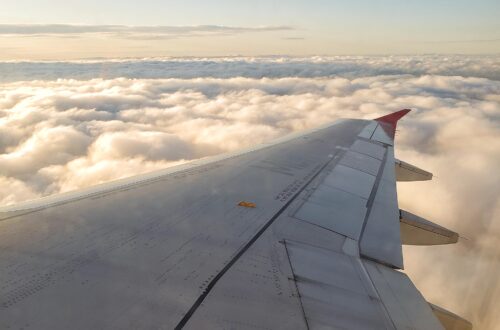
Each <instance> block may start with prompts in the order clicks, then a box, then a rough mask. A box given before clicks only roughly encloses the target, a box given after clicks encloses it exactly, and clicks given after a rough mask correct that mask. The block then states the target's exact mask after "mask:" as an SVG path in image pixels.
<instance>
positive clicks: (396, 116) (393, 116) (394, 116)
mask: <svg viewBox="0 0 500 330" xmlns="http://www.w3.org/2000/svg"><path fill="white" fill-rule="evenodd" d="M410 111H411V110H410V109H403V110H399V111H396V112H393V113H390V114H388V115H385V116H382V117H379V118H375V119H374V120H376V121H378V122H379V123H386V124H389V125H391V126H392V127H393V128H394V129H396V124H397V123H398V120H400V119H401V118H402V117H404V115H406V114H407V113H408V112H410Z"/></svg>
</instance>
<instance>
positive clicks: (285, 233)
mask: <svg viewBox="0 0 500 330" xmlns="http://www.w3.org/2000/svg"><path fill="white" fill-rule="evenodd" d="M403 112H404V113H403ZM406 112H408V111H407V110H404V111H400V112H397V113H395V114H392V115H388V116H384V117H381V118H378V119H376V120H368V121H367V120H342V121H340V122H338V123H336V124H334V125H327V126H324V127H322V128H319V129H315V130H311V131H308V132H305V133H301V134H295V135H293V136H290V137H287V138H283V139H280V140H279V141H277V142H275V143H271V144H266V145H263V146H260V147H257V148H254V149H250V150H247V151H245V152H242V153H236V154H232V155H228V156H222V157H217V158H214V159H211V160H206V161H203V162H195V163H193V164H191V165H187V166H184V167H180V168H177V169H174V170H168V171H161V172H157V173H154V174H148V175H146V176H140V177H136V178H133V179H130V180H125V181H121V182H119V183H115V184H110V185H105V186H102V187H100V188H98V189H90V190H86V191H83V192H78V193H75V194H70V195H68V196H62V197H55V198H51V199H48V200H46V201H41V202H40V201H39V202H35V203H28V204H25V205H24V206H23V205H21V206H17V207H11V208H8V209H4V210H3V211H4V212H3V213H2V214H3V216H2V218H4V219H5V220H4V221H0V247H1V249H0V276H1V279H2V285H1V286H0V326H1V327H2V328H7V327H25V328H30V327H32V328H36V329H67V328H73V329H88V328H119V329H123V328H133V329H145V328H166V329H170V328H177V329H181V328H186V329H199V328H205V329H206V328H238V329H244V328H249V329H250V328H252V329H253V328H272V329H280V328H282V329H291V328H297V329H307V328H309V329H316V328H323V327H327V328H348V329H399V328H402V329H403V328H413V329H442V328H443V327H442V325H441V323H440V322H439V321H438V319H437V318H436V317H435V315H434V313H433V311H434V310H437V309H435V308H431V307H430V306H429V304H428V303H427V302H426V301H425V299H424V298H423V297H422V295H421V294H420V293H419V292H418V290H417V289H416V288H415V286H414V285H413V284H412V282H411V281H410V280H409V278H408V277H407V276H406V275H405V274H404V273H402V272H400V271H397V270H395V269H398V268H399V269H402V268H403V257H402V252H401V234H400V214H401V212H400V210H399V208H398V205H397V192H396V183H395V182H396V174H395V158H394V150H393V144H394V141H393V140H394V132H395V128H396V123H397V120H398V119H399V118H400V117H402V115H404V114H405V113H406ZM0 213H1V212H0ZM426 228H428V227H426ZM428 231H432V230H428ZM405 235H408V233H406V232H405ZM420 235H422V234H420ZM405 237H406V236H405ZM450 315H453V314H451V313H450Z"/></svg>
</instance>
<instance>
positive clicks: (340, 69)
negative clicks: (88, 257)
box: [0, 28, 500, 82]
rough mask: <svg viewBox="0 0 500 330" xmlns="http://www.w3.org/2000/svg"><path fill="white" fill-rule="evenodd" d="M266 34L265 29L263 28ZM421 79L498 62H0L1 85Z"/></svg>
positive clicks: (467, 72)
mask: <svg viewBox="0 0 500 330" xmlns="http://www.w3.org/2000/svg"><path fill="white" fill-rule="evenodd" d="M263 29H265V28H263ZM402 74H409V75H415V76H421V75H425V74H432V75H446V76H464V77H483V78H488V79H492V80H500V57H499V56H487V55H484V56H478V55H477V56H459V55H449V56H437V55H422V56H371V57H370V56H332V57H326V56H316V57H308V58H300V57H257V58H254V57H215V58H156V59H121V60H83V61H70V62H56V61H42V62H36V61H9V62H0V81H2V82H8V81H15V80H34V79H37V80H54V79H58V78H67V79H82V80H86V79H92V78H103V79H112V78H119V77H124V78H147V79H154V78H186V79H188V78H233V77H247V78H264V77H267V78H284V77H302V78H314V77H344V78H348V79H352V78H359V77H366V76H378V75H402Z"/></svg>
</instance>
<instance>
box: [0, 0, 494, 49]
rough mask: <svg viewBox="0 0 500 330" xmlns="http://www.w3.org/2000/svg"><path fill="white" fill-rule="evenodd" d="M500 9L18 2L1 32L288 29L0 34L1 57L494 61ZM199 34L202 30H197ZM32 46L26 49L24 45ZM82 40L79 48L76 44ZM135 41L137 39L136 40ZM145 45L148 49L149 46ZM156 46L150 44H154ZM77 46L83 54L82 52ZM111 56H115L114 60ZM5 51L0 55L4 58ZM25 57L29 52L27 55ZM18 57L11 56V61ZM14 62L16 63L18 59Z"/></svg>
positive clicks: (194, 0)
mask: <svg viewBox="0 0 500 330" xmlns="http://www.w3.org/2000/svg"><path fill="white" fill-rule="evenodd" d="M498 17H500V1H493V0H483V1H470V0H457V1H449V0H446V1H445V0H434V1H428V0H422V1H412V2H410V1H401V0H400V1H396V0H380V1H368V0H355V1H338V0H330V1H326V0H315V1H314V0H312V1H301V0H291V1H280V2H278V1H261V0H254V1H234V0H233V1H229V0H215V1H201V0H184V1H160V0H142V1H132V0H122V1H109V0H108V1H103V0H101V1H97V0H85V1H83V0H16V1H6V2H4V3H3V4H2V5H1V10H0V23H1V24H8V25H12V26H16V25H19V24H69V25H82V24H83V25H110V24H113V25H127V26H169V27H170V26H198V25H215V26H226V27H244V28H259V27H287V28H289V29H283V30H281V31H244V32H241V31H240V32H237V33H233V32H234V31H233V32H231V33H230V32H228V33H224V36H221V35H219V34H216V35H214V34H213V33H208V35H205V33H204V32H203V33H201V35H200V33H192V34H191V35H189V36H187V35H183V36H180V35H175V37H174V38H172V36H170V35H169V37H168V38H165V36H164V35H163V37H162V38H159V37H158V35H156V34H155V33H154V31H153V32H150V33H152V34H155V38H149V37H148V38H145V35H144V34H141V35H140V36H139V37H137V36H135V37H134V38H127V40H124V39H123V38H122V37H123V35H121V36H120V37H119V38H118V37H117V36H116V35H109V34H106V35H105V36H104V37H105V38H104V39H106V42H103V41H102V39H103V36H102V35H94V34H92V35H90V34H87V35H85V36H81V35H65V36H64V37H65V39H66V41H68V43H67V46H68V47H67V49H66V50H63V49H57V48H61V47H57V45H60V40H56V39H60V37H61V36H57V35H52V34H51V35H42V36H40V35H37V36H36V38H33V35H29V37H30V38H26V37H27V36H26V35H23V36H19V35H17V36H11V35H7V34H6V33H3V34H2V33H1V31H0V41H2V44H1V45H0V50H2V51H3V55H0V56H2V57H1V58H2V59H5V58H6V57H9V56H10V57H12V58H16V57H22V56H23V54H24V55H26V54H31V56H34V57H37V55H39V57H42V58H43V57H44V56H45V57H50V56H52V57H70V58H73V57H78V54H80V55H81V56H82V57H86V56H93V55H94V56H105V57H108V56H118V57H119V56H134V55H138V56H147V55H148V54H150V55H151V56H158V55H176V56H178V55H195V56H200V55H220V56H224V55H236V54H239V55H258V54H288V55H312V54H321V55H325V54H326V55H336V54H337V55H338V54H414V53H418V54H422V53H467V54H477V53H489V54H491V53H499V52H500V20H499V19H498ZM198 32H199V31H198ZM27 39H28V40H27ZM76 39H79V40H78V42H76V41H77V40H76ZM132 39H133V40H132ZM146 39H147V41H146ZM152 39H155V41H154V42H153V41H152ZM78 45H80V46H81V49H80V47H79V46H78ZM110 47H111V48H112V49H113V51H111V49H110ZM1 48H3V49H1ZM28 50H29V51H28ZM16 52H17V53H16ZM16 54H17V55H16Z"/></svg>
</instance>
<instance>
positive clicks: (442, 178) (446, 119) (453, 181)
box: [0, 57, 500, 329]
mask: <svg viewBox="0 0 500 330" xmlns="http://www.w3.org/2000/svg"><path fill="white" fill-rule="evenodd" d="M176 61H177V62H175V63H178V64H177V65H178V67H177V69H175V63H174V62H172V61H170V62H169V61H167V63H168V65H170V66H172V67H174V69H172V72H173V73H171V74H168V72H169V71H168V70H167V71H161V70H160V72H167V73H165V76H167V77H170V76H174V77H176V76H180V78H179V77H177V78H163V79H145V78H140V77H142V76H143V75H144V73H143V72H140V71H137V72H136V71H134V70H139V69H140V68H141V66H142V67H147V65H149V64H146V63H149V62H144V63H142V64H141V66H137V67H134V65H133V64H131V68H129V71H127V72H129V74H128V76H129V77H132V78H112V79H101V78H93V79H86V78H90V77H89V76H88V75H91V74H94V77H97V76H100V75H99V74H96V72H95V71H92V70H93V69H92V65H97V67H99V66H101V65H103V64H102V63H101V62H98V63H97V64H91V63H83V64H79V63H74V62H71V63H45V64H44V65H49V66H50V67H52V68H54V70H55V73H49V70H47V69H43V70H41V71H40V72H38V71H36V70H35V69H34V68H33V67H32V68H30V69H29V70H28V69H26V71H23V70H22V69H21V71H20V73H17V71H16V70H18V69H19V68H22V67H23V66H29V65H35V64H29V63H10V64H7V63H4V64H2V65H3V66H2V68H3V70H6V69H5V67H9V69H8V70H10V71H9V72H14V71H16V73H15V74H13V75H12V74H11V75H10V76H8V77H5V76H4V78H3V79H4V81H9V82H4V83H1V84H0V184H1V186H2V189H1V190H0V202H1V204H4V205H5V204H9V203H14V202H18V201H22V200H26V199H31V198H36V197H38V196H42V195H48V194H53V193H57V192H61V191H68V190H73V189H77V188H81V187H86V186H89V185H93V184H96V183H101V182H105V181H109V180H112V179H116V178H120V177H126V176H130V175H133V174H138V173H143V172H148V171H151V170H154V169H160V168H165V167H167V166H170V165H173V164H177V163H181V162H185V161H189V160H192V159H196V158H200V157H204V156H208V155H214V154H218V153H221V152H225V151H232V150H235V149H238V148H241V147H245V146H249V145H252V144H255V143H259V142H263V141H267V140H271V139H273V138H276V137H279V136H282V135H284V134H286V133H289V132H293V131H298V130H301V129H305V128H309V127H314V126H316V125H319V124H322V123H325V122H328V121H332V120H334V119H336V118H339V117H356V118H373V117H376V116H379V115H382V114H385V113H387V112H389V111H393V110H397V109H400V108H406V107H411V108H414V109H415V111H414V112H412V113H411V114H410V115H409V116H408V117H406V118H405V119H404V120H403V121H402V123H401V127H400V130H399V132H398V136H397V149H396V152H397V156H398V157H399V158H401V159H403V160H405V161H409V162H412V163H414V164H416V165H418V166H421V167H423V168H425V169H427V170H429V171H432V172H433V173H434V174H435V175H436V176H437V178H435V180H434V181H433V182H422V183H404V184H399V185H398V191H399V199H400V205H401V207H402V208H405V209H407V210H409V211H411V212H414V213H417V214H420V215H423V216H426V217H428V218H429V219H432V220H434V221H436V222H438V223H440V224H442V225H444V226H448V227H450V228H452V229H455V230H457V231H459V232H461V233H462V234H463V235H464V236H465V237H467V238H468V239H467V240H462V241H461V242H460V243H459V244H458V245H454V246H438V247H429V248H422V247H414V248H408V249H406V251H405V252H406V253H405V256H406V267H407V271H408V272H409V273H410V275H411V276H412V278H413V279H414V280H415V282H416V284H417V286H418V287H419V288H420V289H421V290H422V292H423V293H424V295H425V296H426V297H427V298H428V299H429V300H430V301H431V302H434V303H437V304H439V305H442V306H444V307H447V308H450V309H452V310H453V311H455V312H457V313H460V314H462V315H464V316H466V317H467V318H469V319H471V320H472V321H474V323H475V325H476V328H477V329H493V328H494V327H495V325H496V324H498V322H499V321H500V320H499V318H498V314H497V313H495V312H496V308H497V307H498V305H499V303H500V285H499V282H498V278H500V249H499V248H498V246H499V244H500V239H499V237H500V198H499V196H500V174H499V171H498V166H499V164H500V81H496V80H493V79H496V77H497V76H498V63H499V60H498V58H493V57H488V58H486V59H484V60H481V61H479V62H477V63H476V64H471V63H473V62H470V61H471V60H470V59H468V58H461V57H456V58H455V59H454V60H453V63H448V61H446V60H445V59H444V58H439V59H436V58H435V57H429V60H428V61H427V60H426V57H416V58H414V59H412V58H410V57H408V58H406V59H405V60H401V59H399V60H396V62H397V63H400V64H397V65H396V64H394V60H393V59H392V58H386V60H383V58H378V59H377V60H374V61H375V62H373V63H372V62H371V61H372V60H369V59H363V58H359V59H353V58H350V59H348V60H345V61H347V62H349V63H351V64H349V65H347V64H345V63H344V62H343V60H341V59H339V62H338V63H336V62H335V61H334V60H328V61H326V62H325V63H323V62H322V60H320V59H317V58H315V59H310V60H309V61H306V60H304V59H303V60H300V61H297V62H294V61H292V60H286V61H285V62H284V63H285V64H280V62H279V61H275V62H273V61H270V60H267V59H254V60H244V59H235V60H234V62H235V63H233V62H232V61H230V60H224V61H220V62H215V63H212V64H210V63H211V62H210V61H206V62H205V61H202V62H200V63H197V64H196V65H194V66H193V67H191V68H190V69H189V70H188V69H186V66H187V65H188V64H189V65H193V62H192V61H191V60H185V61H182V60H176ZM384 61H387V63H388V64H387V68H386V69H384V65H383V63H384ZM398 61H399V62H398ZM484 61H486V62H484ZM109 63H110V65H114V64H113V63H115V62H109ZM116 63H118V64H117V65H126V63H128V62H127V61H124V62H123V61H116ZM186 63H188V64H186ZM352 63H355V64H352ZM401 63H406V64H404V66H405V67H407V68H406V69H402V68H398V69H394V67H397V66H398V65H399V66H402V64H401ZM411 63H414V64H411ZM415 63H416V64H415ZM442 63H448V64H447V65H448V66H446V65H444V64H443V66H441V64H442ZM456 63H469V64H466V65H465V64H464V65H462V66H461V67H460V65H458V64H456ZM478 63H479V64H478ZM487 63H493V64H492V65H491V66H487ZM36 65H38V64H36ZM78 65H84V67H82V68H80V69H78V70H77V69H75V68H77V67H78ZM197 65H198V66H197ZM211 65H212V66H213V67H211ZM337 65H339V66H340V67H341V66H342V65H346V66H349V68H350V69H349V70H350V71H349V72H350V73H349V74H336V73H335V72H330V73H328V70H332V69H331V68H333V67H335V66H337ZM433 65H434V66H433ZM10 66H12V67H10ZM153 67H154V65H153ZM87 68H90V69H89V70H90V71H89V72H83V71H82V72H80V71H79V70H86V69H87ZM203 68H205V69H203ZM222 68H227V70H226V71H224V70H222ZM256 68H257V69H256ZM422 68H425V69H422ZM124 70H125V69H124ZM176 70H177V71H176ZM219 70H222V71H220V72H219ZM255 70H257V71H255ZM259 70H260V71H259ZM384 70H386V71H384ZM392 70H393V71H392ZM461 70H462V71H461ZM145 71H146V72H149V73H147V74H151V72H154V71H155V69H154V68H148V69H146V70H145ZM197 71H198V75H196V72H197ZM29 72H38V73H37V74H35V73H33V74H34V76H35V77H37V79H38V78H44V79H48V80H33V81H16V80H19V76H22V77H24V78H23V79H22V80H26V78H27V77H25V76H27V75H28V74H30V73H29ZM61 72H62V74H61V76H63V77H67V78H68V77H73V78H78V79H77V80H75V79H58V80H55V79H51V77H52V78H54V77H55V76H56V75H58V74H60V73H61ZM134 72H136V74H135V75H137V77H139V78H137V77H133V76H134ZM179 72H184V73H183V74H184V76H183V74H179ZM186 72H188V73H189V75H188V74H187V73H186ZM207 72H208V73H207ZM304 72H307V73H304ZM325 72H327V73H328V74H327V73H325ZM419 72H421V74H420V73H419ZM454 72H455V73H454ZM465 72H467V73H465ZM122 73H123V72H122ZM438 73H439V75H438ZM459 73H460V74H464V75H466V76H469V77H462V76H459V75H458V74H459ZM16 74H17V75H18V76H16ZM147 74H146V75H147ZM23 75H24V76H23ZM37 75H38V76H37ZM44 75H47V76H44ZM103 75H104V76H106V74H103ZM185 75H187V77H186V76H185ZM226 75H227V77H226ZM489 75H493V76H491V78H493V79H486V78H484V77H487V76H489ZM126 76H127V75H126ZM473 76H482V77H483V78H480V77H473Z"/></svg>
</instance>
